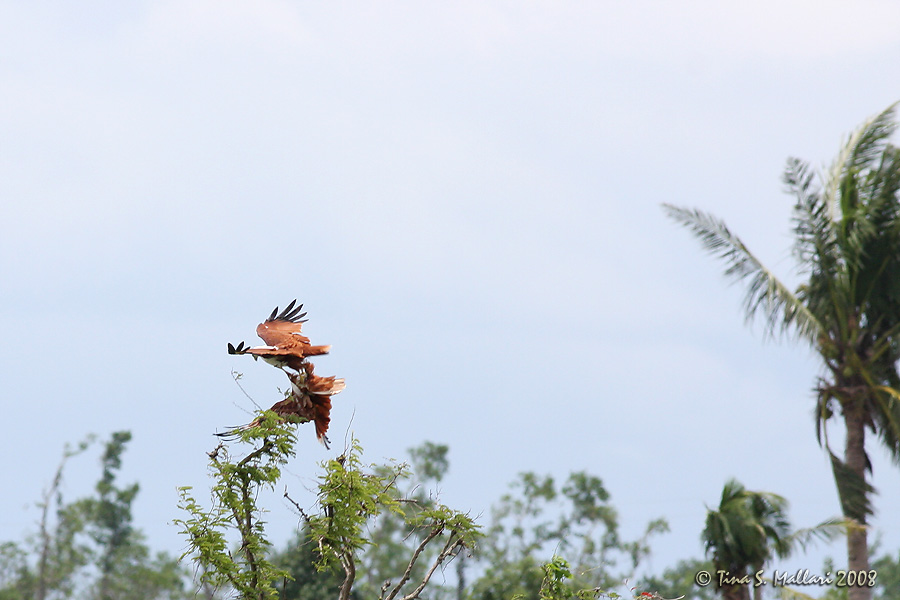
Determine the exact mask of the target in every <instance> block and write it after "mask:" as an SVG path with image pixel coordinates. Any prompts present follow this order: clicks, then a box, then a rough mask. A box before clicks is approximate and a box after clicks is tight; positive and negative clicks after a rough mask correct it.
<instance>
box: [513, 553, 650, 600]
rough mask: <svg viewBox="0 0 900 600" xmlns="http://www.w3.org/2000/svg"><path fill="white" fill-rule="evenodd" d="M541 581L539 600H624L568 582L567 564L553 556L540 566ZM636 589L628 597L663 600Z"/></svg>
mask: <svg viewBox="0 0 900 600" xmlns="http://www.w3.org/2000/svg"><path fill="white" fill-rule="evenodd" d="M541 572H542V573H543V579H542V580H541V586H540V589H539V591H538V598H539V599H540V600H570V599H572V598H577V599H578V600H593V599H597V598H607V599H609V600H626V598H625V597H624V596H621V595H619V594H618V593H616V592H607V591H604V590H603V589H601V588H599V587H595V588H579V587H578V586H577V585H573V584H572V583H570V582H569V580H570V579H572V570H571V568H570V566H569V562H568V561H567V560H566V559H564V558H562V557H561V556H556V555H554V556H553V557H552V558H551V559H550V560H549V561H548V562H546V563H544V564H542V565H541ZM636 590H637V588H632V589H631V590H629V592H630V593H629V596H630V597H631V598H633V599H634V600H663V596H660V595H659V594H658V593H655V592H638V591H636ZM524 598H525V596H524V595H523V594H516V595H515V596H513V597H512V598H511V600H523V599H524Z"/></svg>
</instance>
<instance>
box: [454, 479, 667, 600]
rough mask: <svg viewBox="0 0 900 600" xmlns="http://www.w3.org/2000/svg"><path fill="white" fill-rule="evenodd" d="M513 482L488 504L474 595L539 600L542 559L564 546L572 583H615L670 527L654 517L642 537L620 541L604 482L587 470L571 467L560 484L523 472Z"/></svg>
mask: <svg viewBox="0 0 900 600" xmlns="http://www.w3.org/2000/svg"><path fill="white" fill-rule="evenodd" d="M512 487H513V492H512V493H510V494H507V495H505V496H504V497H503V498H502V499H501V501H500V503H499V505H498V506H497V507H495V509H494V510H493V524H492V526H491V527H490V529H489V530H488V532H487V536H486V538H485V540H484V542H483V543H482V544H481V546H480V548H479V551H478V553H477V557H478V559H479V561H481V562H484V563H487V565H488V567H487V569H486V570H485V572H484V575H483V576H482V577H480V578H479V579H478V580H477V581H476V582H475V583H474V584H473V588H472V593H471V598H473V599H477V600H508V599H509V598H510V597H512V596H514V595H519V596H521V597H522V598H524V599H527V600H537V599H538V598H539V597H540V589H541V585H542V583H541V582H542V581H543V579H544V577H545V572H544V571H543V570H542V568H541V565H542V564H547V563H545V562H544V561H547V560H550V557H551V555H561V554H564V553H565V554H569V555H570V556H571V557H572V561H571V563H568V562H567V564H571V565H573V567H572V572H573V573H574V575H573V582H572V585H573V586H574V587H575V588H580V589H602V590H608V589H613V588H615V587H618V585H619V584H620V582H621V581H622V580H624V579H625V578H627V577H629V576H630V575H632V573H633V571H634V570H635V569H636V568H637V566H638V564H639V563H640V562H641V560H642V559H643V558H644V557H645V556H646V555H647V554H648V553H649V545H648V539H649V536H651V535H653V534H655V533H659V532H664V531H667V530H668V524H667V523H666V522H665V521H664V520H663V519H658V520H656V521H653V522H651V523H650V524H648V526H647V529H646V532H645V534H644V536H642V538H641V539H639V540H636V541H632V542H625V541H622V540H621V538H620V535H619V524H618V513H617V511H616V509H615V508H614V507H613V506H612V504H611V503H610V502H609V498H610V496H609V493H608V492H607V490H606V488H605V487H604V486H603V482H602V481H601V480H600V479H599V478H598V477H595V476H593V475H589V474H587V473H584V472H575V473H571V474H570V475H569V477H568V479H567V481H566V483H565V484H564V485H563V486H562V487H561V488H558V487H557V485H556V483H555V482H554V480H553V478H552V477H550V476H544V477H541V476H538V475H535V474H534V473H522V474H521V475H520V476H519V479H518V480H517V481H515V482H514V483H513V484H512ZM544 557H546V558H544ZM551 562H552V561H551ZM623 562H624V565H623V564H622V563H623ZM623 570H624V571H623Z"/></svg>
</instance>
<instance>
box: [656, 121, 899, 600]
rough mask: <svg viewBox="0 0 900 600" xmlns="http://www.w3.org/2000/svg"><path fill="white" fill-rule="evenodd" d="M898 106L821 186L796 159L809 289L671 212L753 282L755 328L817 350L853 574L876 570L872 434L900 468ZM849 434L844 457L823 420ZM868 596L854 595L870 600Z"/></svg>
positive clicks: (798, 249)
mask: <svg viewBox="0 0 900 600" xmlns="http://www.w3.org/2000/svg"><path fill="white" fill-rule="evenodd" d="M894 108H895V107H894V106H891V107H889V108H888V109H887V110H885V111H884V112H882V113H881V114H879V115H877V116H876V117H874V118H872V119H870V120H868V121H866V122H865V123H864V124H863V125H862V127H860V128H859V129H858V130H857V131H856V132H855V133H854V134H853V135H851V136H850V138H849V139H848V140H847V142H846V144H845V145H844V147H843V148H842V149H841V151H840V153H839V155H838V157H837V159H836V160H835V162H834V164H833V165H832V167H831V168H830V170H829V171H828V172H827V174H826V175H825V176H824V178H823V181H822V182H821V183H820V184H817V178H816V176H815V174H814V173H813V171H812V169H810V167H809V165H808V164H806V163H805V162H803V161H801V160H798V159H790V160H789V161H788V165H787V168H786V170H785V174H784V181H785V183H786V184H787V187H788V190H789V191H790V192H791V193H792V194H793V195H794V196H795V197H796V204H795V206H794V220H795V226H794V234H795V245H794V253H795V256H796V258H797V260H798V262H799V266H800V270H801V272H802V273H803V274H804V275H805V276H806V281H805V282H804V283H803V284H802V285H800V286H799V287H798V288H797V289H796V291H793V292H792V291H790V289H789V288H788V287H787V286H786V285H785V284H783V283H782V282H781V281H780V280H779V279H778V278H777V277H775V275H774V274H773V273H772V272H771V271H770V270H769V269H767V268H766V267H765V266H764V265H763V264H762V263H761V262H760V261H759V260H758V259H757V258H756V257H755V256H754V255H753V254H751V253H750V251H749V250H748V249H747V247H746V246H745V245H744V243H743V242H742V241H741V240H740V239H739V238H737V237H736V236H735V235H734V234H732V233H731V231H729V229H728V228H727V227H726V225H725V223H723V222H722V221H720V220H718V219H716V218H715V217H713V216H711V215H709V214H707V213H704V212H702V211H699V210H688V209H685V208H679V207H675V206H672V205H668V204H667V205H664V208H665V210H666V212H667V213H668V214H669V216H670V217H672V218H673V219H674V220H676V221H677V222H679V223H681V224H682V225H684V226H686V227H687V228H689V229H690V230H691V231H692V232H693V233H694V234H695V235H696V236H697V237H699V238H700V240H701V241H702V242H703V244H704V246H705V247H706V248H707V250H709V251H710V252H711V253H713V254H715V255H717V256H719V257H720V258H722V259H723V260H724V261H725V262H726V264H727V265H728V268H727V270H726V271H725V273H726V275H727V276H729V277H732V278H734V279H736V280H739V281H746V282H747V284H748V288H747V295H746V299H745V303H744V307H745V311H746V314H747V318H748V319H752V318H753V317H754V316H755V315H757V314H759V313H761V314H762V315H763V317H764V318H765V320H766V325H767V332H768V333H769V334H775V333H776V332H778V331H781V332H784V333H786V332H790V333H791V334H793V336H794V337H795V338H798V339H801V340H804V341H805V342H807V343H809V344H810V346H812V347H813V348H814V349H815V350H816V352H817V353H818V354H819V356H820V357H821V359H822V363H823V365H824V367H825V375H824V376H823V377H821V378H820V380H819V383H818V385H817V388H816V393H817V400H816V430H817V434H818V437H819V442H820V443H821V444H823V445H824V447H825V448H826V450H827V451H828V453H829V456H830V457H831V464H832V470H833V473H834V478H835V483H836V486H837V490H838V495H839V497H840V501H841V509H842V511H843V514H844V516H845V517H846V518H848V519H852V520H854V521H855V522H857V523H858V524H859V525H860V527H857V528H854V529H853V530H851V531H850V532H849V533H848V536H847V554H848V563H849V568H850V569H852V570H856V571H862V570H865V571H868V570H869V555H868V543H867V534H866V528H865V527H864V525H865V524H866V519H867V516H868V515H870V514H871V494H872V493H873V492H874V490H873V488H872V486H871V485H870V483H869V482H868V481H867V479H866V472H867V471H870V470H871V463H870V461H869V457H868V455H867V453H866V447H865V438H866V430H867V429H869V430H871V431H873V432H875V434H876V435H877V436H878V437H879V439H880V441H881V443H882V444H883V445H884V447H885V448H887V450H888V451H889V452H890V453H891V456H892V457H893V458H894V460H895V461H900V401H898V398H900V393H898V392H897V388H898V387H900V375H898V372H897V366H896V365H897V361H898V359H900V200H898V190H900V149H898V148H896V147H894V146H892V145H890V144H889V143H888V138H889V136H890V135H891V133H892V132H893V131H894V130H895V128H896V124H895V122H894V121H893V114H894ZM835 417H840V418H842V419H843V423H844V426H845V429H846V438H845V447H844V455H843V458H839V457H838V456H837V455H836V454H835V453H834V452H833V451H832V449H831V447H830V446H829V444H828V436H827V428H826V425H827V423H828V422H829V421H830V420H831V419H833V418H835ZM869 598H871V590H870V589H869V588H866V587H857V588H853V589H851V590H850V599H851V600H868V599H869Z"/></svg>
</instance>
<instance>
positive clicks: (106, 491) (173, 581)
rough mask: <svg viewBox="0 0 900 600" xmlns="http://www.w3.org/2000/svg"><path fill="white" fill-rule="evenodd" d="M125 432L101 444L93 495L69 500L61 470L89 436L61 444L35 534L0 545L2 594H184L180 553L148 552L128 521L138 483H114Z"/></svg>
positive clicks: (92, 597)
mask: <svg viewBox="0 0 900 600" xmlns="http://www.w3.org/2000/svg"><path fill="white" fill-rule="evenodd" d="M130 440H131V434H130V433H129V432H127V431H122V432H116V433H114V434H113V435H112V437H111V439H110V440H109V442H107V443H106V445H105V446H104V452H103V455H102V457H101V465H102V469H103V470H102V475H101V478H100V480H99V481H98V482H97V484H96V486H95V495H94V496H89V497H85V498H81V499H78V500H75V501H74V502H71V503H66V502H64V500H63V497H62V493H61V482H62V478H63V470H64V467H65V465H66V462H67V461H68V460H69V459H70V458H72V457H74V456H77V455H78V454H81V453H82V452H84V451H85V450H87V448H88V447H89V446H90V444H91V442H92V441H93V437H92V436H91V437H89V438H88V439H87V440H85V441H84V442H81V443H80V444H78V445H77V446H76V447H75V448H74V449H72V448H70V447H68V446H67V447H66V449H65V452H64V455H63V460H62V462H61V463H60V465H59V467H58V468H57V470H56V473H55V476H54V478H53V482H52V484H51V486H50V488H49V489H48V490H47V491H46V492H45V493H44V497H43V500H42V502H40V503H39V505H38V506H39V507H40V508H41V520H40V525H39V531H38V534H37V535H36V536H34V537H32V538H30V539H29V540H28V541H27V542H26V544H25V545H20V544H16V543H12V542H7V543H4V544H2V545H0V599H2V600H25V599H29V600H31V599H37V600H46V599H48V598H73V597H79V598H85V599H87V600H110V599H116V600H151V599H157V600H162V599H170V600H177V599H182V598H187V597H188V596H187V594H186V593H185V591H184V580H185V575H186V574H185V572H184V571H183V570H182V569H181V568H180V567H179V566H178V563H177V561H176V560H174V559H173V558H171V557H169V556H167V555H166V554H164V553H160V554H157V555H156V556H151V553H150V550H149V548H148V547H147V546H146V544H145V542H144V538H143V535H142V534H141V532H140V531H138V530H137V529H135V528H134V527H133V525H132V513H131V506H132V503H133V502H134V499H135V497H136V496H137V493H138V490H139V487H138V485H137V484H131V485H128V486H124V487H121V488H120V487H118V486H117V485H116V477H117V475H118V471H119V470H120V468H121V465H122V454H123V453H124V452H125V449H126V446H127V444H128V442H129V441H130ZM54 507H55V511H54V510H53V509H54ZM54 513H55V515H54ZM54 516H55V520H54V519H53V517H54Z"/></svg>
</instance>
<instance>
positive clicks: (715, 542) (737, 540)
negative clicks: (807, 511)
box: [702, 479, 791, 577]
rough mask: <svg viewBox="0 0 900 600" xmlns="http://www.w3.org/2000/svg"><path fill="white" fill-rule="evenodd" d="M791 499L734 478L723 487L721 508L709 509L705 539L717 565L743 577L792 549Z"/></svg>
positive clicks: (704, 533) (704, 531)
mask: <svg viewBox="0 0 900 600" xmlns="http://www.w3.org/2000/svg"><path fill="white" fill-rule="evenodd" d="M790 534H791V527H790V523H789V522H788V519H787V500H785V499H784V498H782V497H781V496H778V495H777V494H771V493H768V492H751V491H748V490H746V489H745V488H744V486H743V485H741V484H740V483H739V482H738V481H736V480H734V479H732V480H730V481H728V482H727V483H726V484H725V487H724V488H723V489H722V498H721V501H720V502H719V507H718V510H707V511H706V527H705V528H704V529H703V534H702V537H703V541H704V543H705V544H706V552H707V554H709V555H711V557H712V560H713V563H714V564H715V566H716V569H717V570H718V569H722V570H725V571H728V572H730V573H731V574H732V575H733V576H735V577H742V576H743V575H745V574H746V573H747V572H748V569H749V568H751V567H753V568H755V569H760V568H762V565H763V564H765V563H766V562H767V561H768V560H769V559H770V558H772V556H773V555H774V554H777V555H778V556H782V557H783V556H787V555H788V554H789V553H790V545H789V543H788V540H789V538H790Z"/></svg>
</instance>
